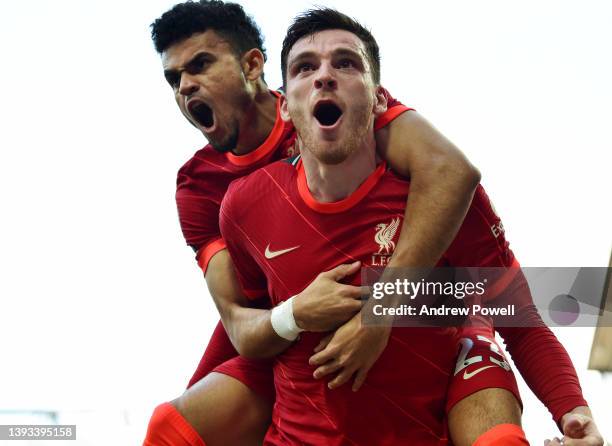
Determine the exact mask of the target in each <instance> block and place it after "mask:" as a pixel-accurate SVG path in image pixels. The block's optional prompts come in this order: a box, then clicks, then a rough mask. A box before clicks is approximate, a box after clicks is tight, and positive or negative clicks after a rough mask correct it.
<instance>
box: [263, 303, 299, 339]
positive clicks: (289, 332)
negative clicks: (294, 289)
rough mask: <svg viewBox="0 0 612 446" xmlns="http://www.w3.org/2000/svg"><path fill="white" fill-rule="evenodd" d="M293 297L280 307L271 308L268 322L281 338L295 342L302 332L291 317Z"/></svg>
mask: <svg viewBox="0 0 612 446" xmlns="http://www.w3.org/2000/svg"><path fill="white" fill-rule="evenodd" d="M294 297H295V296H293V297H290V298H289V299H287V300H286V301H284V302H283V303H281V304H280V305H278V306H276V307H274V308H272V315H271V316H270V322H272V328H273V329H274V331H275V332H276V334H277V335H279V336H280V337H281V338H283V339H286V340H288V341H295V339H296V338H297V337H298V335H299V334H300V333H301V332H302V331H304V330H302V329H301V328H300V327H298V326H297V324H296V323H295V318H294V317H293V298H294Z"/></svg>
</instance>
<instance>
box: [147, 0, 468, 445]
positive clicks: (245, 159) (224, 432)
mask: <svg viewBox="0 0 612 446" xmlns="http://www.w3.org/2000/svg"><path fill="white" fill-rule="evenodd" d="M152 37H153V40H154V42H155V46H156V48H157V49H158V51H160V52H161V56H162V62H163V66H164V74H165V76H166V79H167V80H168V83H169V84H170V85H171V87H172V88H173V90H174V93H175V98H176V101H177V104H178V106H179V108H180V110H181V112H182V113H183V115H184V116H185V117H186V118H187V120H188V121H189V122H190V123H192V124H193V125H194V126H195V127H196V128H198V129H199V130H200V131H201V132H202V133H203V134H204V136H205V137H206V138H207V139H208V140H209V141H210V142H211V146H207V147H205V148H204V149H202V150H200V151H198V152H197V153H196V154H195V156H194V157H193V158H192V159H191V160H190V161H189V162H188V163H187V164H185V166H183V168H182V169H181V170H180V171H179V176H178V183H177V195H176V198H177V205H178V210H179V218H180V221H181V227H182V229H183V233H184V235H185V238H186V240H187V243H188V244H189V245H190V246H192V247H193V248H194V250H195V251H196V253H197V260H198V264H199V265H200V267H201V268H202V270H203V271H204V274H205V277H206V282H207V284H208V287H209V290H210V292H211V294H212V295H213V296H215V299H217V300H219V299H220V298H219V296H220V295H222V294H224V295H230V296H233V295H234V294H235V295H237V296H240V295H241V292H240V289H239V287H238V286H237V285H236V283H235V278H234V276H233V267H232V263H231V260H230V259H229V255H228V254H227V251H226V250H225V242H224V241H223V240H222V239H221V236H220V233H219V227H218V213H219V206H220V203H221V200H222V198H223V195H224V194H225V190H226V189H227V186H228V185H229V183H230V182H231V181H232V180H234V179H236V178H239V177H241V176H244V175H246V174H247V173H249V172H252V171H253V170H255V169H257V168H259V167H262V166H264V165H266V164H268V163H270V162H271V161H274V160H277V159H280V158H283V157H285V156H288V155H291V154H292V153H294V152H295V148H294V145H293V138H294V133H293V129H292V126H291V125H290V124H288V123H285V122H284V121H282V120H281V119H280V117H279V114H278V94H277V93H276V92H273V91H270V90H268V87H267V85H266V84H265V81H264V79H263V64H264V60H265V56H264V49H263V47H262V44H261V42H262V40H263V39H261V37H260V35H259V31H258V29H257V27H256V26H255V25H254V23H253V21H252V20H251V19H250V18H249V17H248V16H246V14H244V11H243V10H242V8H241V7H240V6H239V5H235V4H231V3H223V2H218V1H200V2H187V3H183V4H179V5H176V6H175V7H173V8H172V9H171V10H169V11H168V12H166V13H165V14H164V15H163V16H162V17H160V18H159V19H158V20H156V21H155V23H154V24H153V25H152ZM245 42H246V43H245ZM247 47H248V48H247ZM406 110H410V109H408V108H407V107H405V106H402V105H401V104H399V103H396V106H394V107H390V108H389V111H388V112H387V113H386V114H385V115H384V116H382V117H381V118H380V119H379V120H378V122H377V127H378V128H379V130H378V131H377V141H378V143H379V146H380V147H379V150H380V153H381V154H382V155H383V156H384V157H386V158H388V159H389V162H390V163H391V164H392V165H393V166H394V167H395V168H396V169H397V170H398V171H400V172H402V173H403V174H405V175H411V177H412V178H413V183H412V186H411V187H412V190H413V193H412V194H411V198H410V201H409V203H408V207H407V217H406V219H405V223H404V225H405V226H406V230H405V231H403V236H402V239H401V240H400V241H399V243H398V246H397V249H396V252H395V255H394V257H393V258H392V259H391V260H390V263H391V264H392V265H393V264H394V263H395V264H396V266H403V265H405V266H411V265H429V264H433V263H435V261H436V260H437V258H438V257H439V256H440V254H441V253H442V252H443V250H444V249H445V247H446V246H447V245H448V244H449V243H450V241H451V240H452V237H453V234H455V233H456V231H457V228H458V227H459V225H460V223H461V220H462V218H463V216H464V215H465V212H466V210H467V208H468V206H469V202H470V200H471V197H472V194H473V191H474V189H475V186H476V184H477V183H478V181H479V173H478V171H477V170H475V169H474V168H473V166H471V164H470V163H469V162H467V160H466V159H465V157H464V156H463V154H462V153H461V152H460V151H458V150H457V149H456V148H455V147H454V145H452V144H451V143H450V142H449V141H448V140H446V138H444V137H443V136H442V135H440V134H439V133H438V132H437V131H436V130H435V129H434V128H433V127H432V126H431V125H430V124H429V123H427V121H425V120H424V119H423V118H422V117H420V115H418V114H417V113H416V112H414V111H411V112H410V113H404V112H405V111H406ZM215 149H217V150H215ZM228 149H229V150H228ZM223 151H226V152H225V153H221V152H223ZM269 255H270V256H275V255H280V251H279V250H276V249H274V248H273V247H271V248H270V251H269ZM387 260H389V259H387ZM356 268H358V266H355V265H351V266H349V265H340V266H338V267H337V268H334V269H333V270H332V271H330V272H327V273H324V274H322V275H321V277H320V278H318V279H317V280H316V281H315V282H314V283H313V284H311V286H310V287H309V288H308V289H306V290H304V291H303V292H302V293H300V296H299V297H302V298H303V299H298V300H297V301H296V302H300V301H306V302H307V301H309V299H307V297H308V296H309V295H316V296H322V295H325V296H328V297H329V298H330V299H334V298H335V299H336V301H337V302H338V309H339V314H338V319H339V320H340V319H343V320H346V319H348V318H349V317H350V316H351V315H353V314H355V312H356V311H358V308H359V305H356V302H355V300H354V297H356V296H358V295H359V294H360V291H361V290H360V289H358V288H356V287H354V288H347V286H345V285H341V284H340V283H339V281H340V280H342V278H343V277H344V276H346V275H348V274H352V273H354V272H355V271H356ZM309 293H310V294H309ZM340 310H341V311H340ZM262 314H266V313H265V312H264V313H262ZM268 314H269V312H268ZM267 317H268V324H269V315H268V316H267ZM255 321H256V320H255V319H254V320H252V321H251V322H253V323H255ZM249 326H250V325H249V324H248V323H245V324H243V328H244V327H246V328H248V327H249ZM230 334H231V333H230ZM266 336H267V338H266ZM266 336H264V338H263V339H262V338H258V337H256V336H252V337H247V340H246V341H245V342H244V343H243V344H241V345H238V347H239V350H241V351H242V352H246V353H247V354H248V353H249V351H251V353H257V354H261V353H262V352H261V351H260V350H261V349H262V346H268V347H266V348H267V349H268V352H267V353H268V354H270V355H271V354H273V353H275V352H277V351H280V350H281V349H283V348H286V347H287V346H288V345H289V344H290V343H288V342H287V341H286V340H284V339H282V338H280V337H279V336H278V335H277V334H276V333H275V332H273V331H271V332H268V333H267V334H266ZM263 341H267V342H263ZM362 342H363V345H364V346H369V347H374V346H378V347H377V348H362V349H361V350H360V351H359V352H357V353H356V354H351V355H348V357H349V358H350V361H351V364H350V365H351V369H352V370H354V371H356V372H359V373H360V376H363V377H365V374H366V373H367V370H368V369H369V367H371V365H372V363H373V362H374V361H375V359H376V357H377V356H378V354H380V351H382V348H384V344H385V343H386V338H385V337H384V336H383V334H382V333H381V334H379V335H377V336H376V337H375V336H371V337H370V338H369V339H364V340H363V341H362ZM235 355H237V352H236V350H234V348H233V347H232V345H231V343H230V341H229V339H228V336H227V334H226V332H225V330H224V329H223V326H222V325H220V324H219V325H218V327H217V329H216V330H215V332H214V334H213V337H212V338H211V340H210V343H209V346H208V348H207V350H206V352H205V354H204V356H203V357H202V360H201V362H200V364H199V366H198V369H197V370H196V372H195V373H194V376H193V377H192V379H191V381H190V385H192V384H194V383H196V382H198V385H197V386H194V387H193V388H191V389H190V390H189V391H187V392H186V394H185V395H183V397H181V398H180V399H179V400H177V401H176V402H175V403H174V405H169V404H166V405H162V406H160V408H158V410H156V411H155V413H154V416H153V418H152V420H151V424H150V426H149V434H151V435H150V436H149V439H148V441H149V444H162V443H163V441H164V440H162V439H160V437H159V436H157V437H156V436H155V435H154V434H155V432H158V433H159V429H160V426H166V427H167V424H168V423H166V422H167V421H168V420H170V419H176V418H180V417H181V413H183V414H185V416H186V417H187V421H189V422H192V424H193V422H195V421H197V422H198V427H197V433H196V434H195V437H198V434H199V435H200V436H202V437H203V438H204V439H205V440H206V441H207V442H208V443H210V444H224V445H229V444H256V443H257V438H261V436H262V435H263V432H264V431H265V429H266V427H267V424H268V423H269V421H268V417H269V413H270V405H271V397H270V393H273V386H272V382H271V373H268V379H267V380H266V379H262V378H261V376H260V375H258V374H257V373H254V370H255V369H256V367H257V366H255V365H253V364H252V363H251V364H249V365H248V366H244V367H242V368H241V369H240V368H236V367H234V368H232V369H231V370H229V369H227V368H225V369H223V367H222V365H223V364H224V363H225V361H227V360H228V359H230V358H233V357H235ZM264 366H265V365H262V367H264ZM213 370H217V372H221V373H210V372H212V371H213ZM268 370H269V364H268ZM203 377H206V378H205V379H201V378H203ZM271 389H272V390H271ZM191 396H193V398H191ZM196 396H197V398H196ZM200 396H201V398H200ZM192 403H193V404H192ZM175 406H177V407H178V411H179V412H177V410H176V408H175ZM220 407H223V408H224V410H223V411H221V410H219V408H220ZM190 409H191V410H190ZM193 413H196V415H194V416H193V417H192V416H191V414H193ZM202 414H204V416H202ZM262 414H263V416H262ZM179 424H181V423H179ZM182 426H183V427H185V426H184V425H182ZM185 430H186V428H185V429H182V430H181V431H180V432H178V431H177V432H175V434H176V435H177V436H178V438H183V439H184V438H185V435H187V436H189V437H190V438H193V432H191V433H190V434H185V432H184V431H185ZM166 434H167V435H173V434H172V433H169V432H168V431H166V433H165V434H164V435H166ZM194 441H195V440H194Z"/></svg>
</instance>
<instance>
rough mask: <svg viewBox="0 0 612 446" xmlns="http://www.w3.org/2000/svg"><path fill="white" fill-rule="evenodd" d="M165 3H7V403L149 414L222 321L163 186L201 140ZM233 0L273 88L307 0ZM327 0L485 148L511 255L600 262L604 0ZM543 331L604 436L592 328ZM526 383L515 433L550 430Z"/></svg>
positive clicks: (400, 77)
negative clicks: (249, 21)
mask: <svg viewBox="0 0 612 446" xmlns="http://www.w3.org/2000/svg"><path fill="white" fill-rule="evenodd" d="M173 3H174V2H168V1H147V2H135V1H133V2H125V1H118V0H114V1H86V0H82V1H76V0H73V1H61V2H57V1H29V2H10V3H9V2H3V3H2V4H1V5H0V45H1V49H2V52H1V55H2V67H3V68H2V70H1V72H0V79H1V82H0V89H1V90H0V93H1V96H0V97H1V98H2V105H1V106H0V113H1V115H0V117H1V122H2V131H1V132H0V190H1V191H2V192H1V194H0V203H1V209H2V219H1V220H0V227H1V230H0V267H1V268H2V271H3V273H2V274H1V275H0V299H1V307H0V345H1V346H2V352H3V361H2V363H1V367H0V377H1V379H0V411H2V410H9V409H10V410H17V409H24V410H33V409H50V410H67V411H69V410H73V411H74V410H105V411H112V410H130V411H132V412H134V413H144V414H145V415H146V414H148V413H149V412H150V411H151V410H152V408H153V407H154V406H155V405H156V404H157V403H159V402H162V401H164V400H168V399H171V398H173V397H175V396H178V395H179V394H180V392H181V391H182V389H183V388H184V386H185V384H186V382H187V379H188V378H189V377H190V376H191V373H192V372H193V370H194V369H195V366H196V364H197V362H198V360H199V358H200V356H201V353H202V351H203V349H204V346H205V345H206V343H207V341H208V338H209V336H210V332H211V330H212V328H213V327H214V324H215V323H216V321H217V319H218V315H217V312H216V310H215V309H214V306H213V305H212V301H211V299H210V297H209V296H208V293H207V291H206V287H205V284H204V281H203V279H202V275H201V272H200V271H199V270H198V268H197V266H196V264H195V262H194V260H193V253H192V251H191V250H190V248H187V247H186V246H185V243H184V240H183V238H182V235H181V233H180V228H179V225H178V219H177V215H176V209H175V203H174V190H175V180H176V171H177V170H178V168H179V167H180V166H181V165H182V164H183V163H184V162H185V161H187V159H188V158H189V157H190V156H191V155H192V153H193V152H194V151H195V150H197V149H199V148H200V147H202V146H203V145H204V144H205V142H204V140H203V137H202V135H201V134H199V133H198V132H197V131H196V130H195V129H194V128H193V127H191V126H190V125H189V124H188V123H187V122H186V121H185V120H184V118H183V117H182V116H181V115H180V113H179V111H178V108H177V107H176V105H175V104H174V101H173V97H172V93H171V90H170V88H169V87H168V86H167V85H166V83H165V80H164V78H163V75H162V70H161V64H160V61H159V57H158V55H157V54H156V53H155V51H154V50H153V46H152V43H151V41H150V36H149V29H148V25H149V24H150V23H151V22H152V21H153V20H154V19H155V18H156V17H157V16H159V15H160V14H161V13H163V12H164V11H165V10H166V9H168V8H169V7H170V6H172V4H173ZM241 3H243V4H244V6H245V9H246V10H247V12H249V13H250V14H252V15H253V16H254V18H255V19H256V21H257V22H258V23H259V24H260V27H261V29H262V31H263V33H264V35H265V38H266V41H265V45H266V48H267V49H268V56H269V58H268V63H267V65H266V70H267V71H266V79H267V80H268V82H269V85H270V86H271V87H272V88H275V87H277V86H278V85H280V69H279V57H278V55H279V53H280V44H281V41H282V38H283V36H284V32H285V30H286V27H287V25H288V24H289V20H290V18H291V17H293V16H294V15H295V14H296V13H297V12H299V11H302V10H303V9H305V8H306V7H308V6H309V5H311V3H310V2H303V1H292V2H272V1H257V2H254V1H244V2H241ZM319 3H320V4H324V5H328V6H334V7H337V8H338V9H339V10H341V11H343V12H346V13H349V14H350V15H352V16H354V17H356V18H357V19H359V20H360V21H362V22H363V23H364V24H366V25H367V26H368V27H370V28H371V30H372V32H373V34H374V36H375V37H376V38H377V40H378V42H379V45H380V47H381V52H382V80H383V85H385V86H386V87H387V88H388V89H389V90H390V91H391V93H392V94H393V95H394V96H395V97H397V98H399V99H400V100H401V101H402V102H404V103H405V104H408V105H411V106H413V107H415V108H416V109H417V110H418V111H419V112H420V113H422V114H423V115H424V116H425V117H426V118H428V119H429V120H430V121H431V122H432V123H433V124H434V125H436V127H438V129H440V130H441V131H442V132H443V133H444V134H445V135H446V136H448V137H449V138H450V139H451V140H452V141H454V142H455V143H456V144H457V145H458V146H459V147H460V148H461V149H462V150H463V151H464V152H465V153H466V154H467V156H468V157H469V158H470V160H471V161H472V162H474V163H475V164H476V165H477V166H478V167H479V168H480V170H481V172H482V177H483V180H482V182H483V185H484V186H485V188H486V189H487V191H488V193H489V195H490V196H491V198H492V200H493V202H494V203H495V207H496V208H497V211H498V213H499V214H500V216H501V218H502V220H503V222H504V226H505V228H506V235H507V238H508V240H509V241H510V243H511V246H512V248H513V250H514V252H515V253H516V255H517V257H518V259H519V260H520V262H521V263H522V265H523V266H607V264H608V259H609V257H610V249H611V248H612V234H611V232H612V231H611V228H612V211H611V206H610V203H611V201H612V200H611V199H610V195H611V192H612V186H611V181H610V172H611V169H610V167H611V166H612V163H611V161H610V160H611V156H610V150H611V149H612V136H611V133H610V130H609V128H610V121H611V119H610V118H611V113H610V109H609V107H610V104H612V85H611V82H610V79H612V62H611V60H612V59H611V58H610V54H611V53H612V48H611V42H612V27H610V23H612V4H611V3H609V2H607V1H581V2H576V1H537V2H535V1H533V0H532V1H515V2H512V3H508V2H502V1H498V0H478V1H477V0H470V1H465V0H464V1H461V2H456V1H427V2H425V1H420V2H416V1H402V2H399V1H397V2H392V1H382V0H381V1H378V2H367V3H359V4H355V2H350V1H322V2H319ZM555 332H556V333H557V334H558V335H559V337H560V339H561V341H562V342H563V343H564V345H566V347H567V349H568V351H569V353H570V355H571V357H572V359H573V360H574V363H575V365H576V368H577V369H578V371H579V374H580V378H581V380H582V385H583V389H584V391H585V396H586V398H587V400H589V401H590V403H591V405H592V407H593V409H594V411H595V415H596V416H597V417H598V421H599V424H600V427H602V428H603V427H604V426H605V425H607V426H608V427H607V429H608V430H607V435H609V436H610V437H612V431H610V427H609V426H612V407H611V404H610V402H609V397H608V398H605V397H604V394H606V395H610V394H612V383H611V382H610V380H609V379H608V380H607V382H606V381H605V380H603V379H602V378H601V377H600V375H599V374H598V373H597V372H592V371H587V370H586V366H587V361H588V355H589V352H590V345H591V341H592V333H593V329H576V328H572V329H564V330H555ZM551 366H554V365H551ZM521 390H522V392H523V399H524V402H525V414H524V423H525V429H526V431H527V433H528V438H529V439H530V440H531V441H533V442H534V443H538V442H540V441H541V440H542V439H543V438H545V436H547V435H554V434H556V430H555V426H554V424H553V422H552V421H551V419H550V416H549V415H548V414H547V412H546V409H545V408H543V406H542V404H541V403H539V402H537V400H536V398H535V397H534V396H533V394H531V393H530V392H529V391H528V390H527V389H525V388H524V387H522V389H521ZM606 399H607V400H606ZM143 429H144V426H143ZM91 444H94V443H91Z"/></svg>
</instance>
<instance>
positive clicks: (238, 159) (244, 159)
mask: <svg viewBox="0 0 612 446" xmlns="http://www.w3.org/2000/svg"><path fill="white" fill-rule="evenodd" d="M270 93H272V94H273V95H274V96H276V120H275V121H274V127H272V131H271V132H270V134H269V135H268V137H267V138H266V140H265V141H264V142H263V144H262V145H260V146H259V147H257V148H256V149H255V150H253V151H252V152H249V153H247V154H244V155H234V154H233V153H231V152H226V153H225V156H226V157H227V159H228V161H229V162H230V163H232V164H234V165H236V166H240V167H245V166H250V165H251V164H254V163H256V162H257V161H259V160H260V159H262V158H264V157H265V156H266V155H268V154H269V153H270V152H272V151H273V150H274V149H275V148H276V147H277V146H278V144H279V143H280V140H281V138H282V136H283V133H284V130H285V125H286V123H285V121H283V120H282V119H281V116H280V96H281V95H280V93H278V92H276V91H273V90H270Z"/></svg>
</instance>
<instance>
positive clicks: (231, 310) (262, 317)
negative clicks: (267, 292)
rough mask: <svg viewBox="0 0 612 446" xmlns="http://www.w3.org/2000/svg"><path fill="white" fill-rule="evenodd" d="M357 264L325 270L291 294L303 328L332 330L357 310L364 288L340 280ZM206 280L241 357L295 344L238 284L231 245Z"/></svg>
mask: <svg viewBox="0 0 612 446" xmlns="http://www.w3.org/2000/svg"><path fill="white" fill-rule="evenodd" d="M359 266H360V265H359V263H358V262H356V263H353V264H347V265H339V266H337V267H336V268H334V269H332V270H330V271H326V272H323V273H321V274H319V275H318V276H317V278H316V279H315V280H314V281H313V282H312V283H310V285H308V286H307V287H306V288H305V289H304V290H303V291H302V292H300V293H299V294H297V295H296V296H295V297H294V298H293V299H294V300H293V315H294V318H295V321H296V322H297V324H298V326H299V328H301V329H303V330H307V331H329V330H331V329H334V328H336V327H338V326H339V325H340V324H342V323H344V322H346V321H347V320H348V319H350V318H351V317H352V316H353V315H354V314H355V313H356V312H358V311H359V309H360V308H361V303H360V300H359V299H360V297H361V294H362V292H363V290H362V289H361V287H355V286H351V285H345V284H342V283H340V281H341V280H342V279H344V277H346V276H349V275H351V274H354V273H355V272H356V271H358V270H359ZM206 283H207V284H208V290H209V291H210V294H211V295H212V297H213V300H214V301H215V305H216V306H217V308H218V310H219V313H220V314H221V320H222V321H223V325H224V326H225V330H226V331H227V334H228V336H229V338H230V339H231V341H232V344H234V347H235V348H236V350H237V351H238V353H240V354H241V355H242V356H245V357H252V358H266V357H272V356H275V355H277V354H279V353H281V352H282V351H284V350H285V349H286V348H287V347H289V346H290V345H291V344H292V341H289V340H287V339H284V338H282V337H280V336H279V335H278V334H277V333H276V331H275V330H274V328H273V327H272V323H271V315H272V311H271V310H269V309H260V308H253V307H252V305H251V302H250V301H249V299H247V297H246V296H245V295H244V293H243V291H242V289H241V287H240V284H239V281H238V278H237V277H236V272H235V269H234V263H233V262H232V259H231V257H230V255H229V253H228V251H227V249H224V250H222V251H219V252H218V253H217V254H215V255H214V256H213V257H212V259H211V260H210V263H209V264H208V269H207V271H206Z"/></svg>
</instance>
